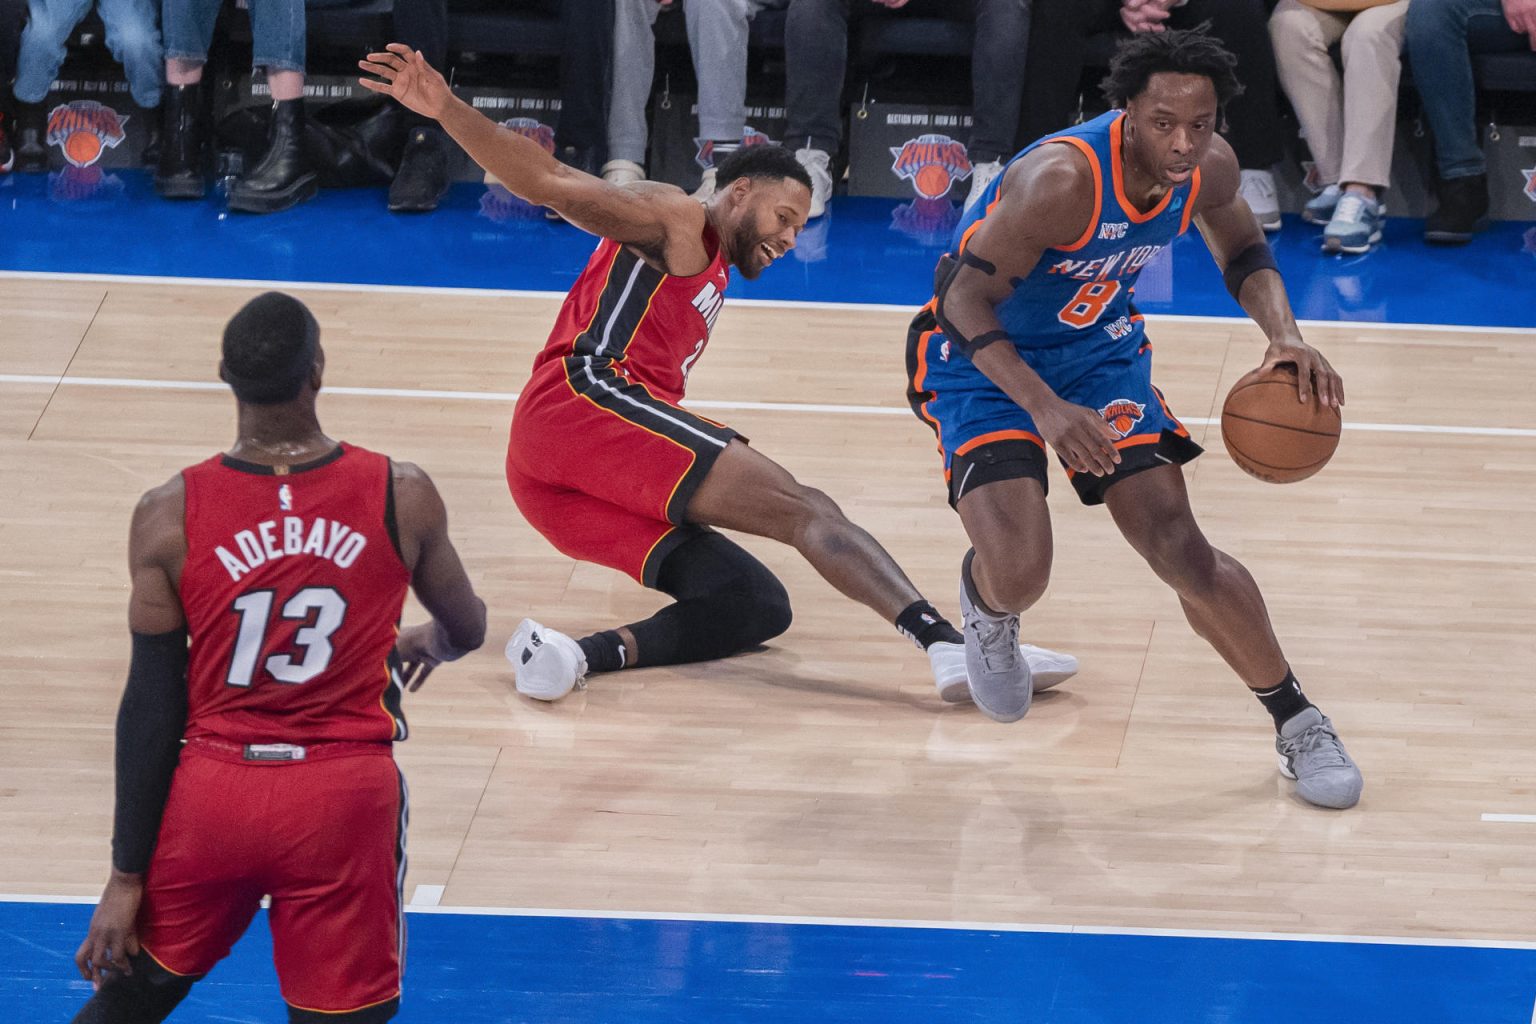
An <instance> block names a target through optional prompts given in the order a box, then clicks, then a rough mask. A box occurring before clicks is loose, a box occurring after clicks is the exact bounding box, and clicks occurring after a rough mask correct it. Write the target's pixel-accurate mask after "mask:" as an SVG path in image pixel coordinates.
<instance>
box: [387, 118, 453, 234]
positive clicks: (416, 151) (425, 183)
mask: <svg viewBox="0 0 1536 1024" xmlns="http://www.w3.org/2000/svg"><path fill="white" fill-rule="evenodd" d="M447 193H448V140H447V139H445V138H443V133H442V132H440V131H438V130H437V129H436V128H428V127H425V126H418V127H414V128H412V129H411V134H410V137H409V138H408V139H407V140H406V143H405V154H404V155H403V156H402V157H400V169H399V170H398V171H396V172H395V180H394V181H393V182H391V183H390V186H389V208H390V209H391V210H393V211H395V212H396V213H427V212H429V211H432V210H435V209H437V202H438V200H440V199H442V198H443V196H445V195H446V194H447Z"/></svg>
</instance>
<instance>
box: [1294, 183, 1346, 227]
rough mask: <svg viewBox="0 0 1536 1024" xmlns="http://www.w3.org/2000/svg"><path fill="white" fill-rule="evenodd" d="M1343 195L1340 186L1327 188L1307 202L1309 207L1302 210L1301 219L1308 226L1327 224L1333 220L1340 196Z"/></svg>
mask: <svg viewBox="0 0 1536 1024" xmlns="http://www.w3.org/2000/svg"><path fill="white" fill-rule="evenodd" d="M1343 194H1344V192H1343V190H1342V189H1340V188H1339V186H1337V185H1329V186H1327V187H1326V188H1324V189H1323V190H1322V191H1321V192H1319V193H1318V194H1317V195H1315V196H1313V197H1312V198H1311V199H1308V200H1307V205H1306V206H1303V207H1302V208H1301V219H1302V220H1304V221H1306V222H1307V223H1308V224H1327V223H1328V222H1329V221H1330V220H1333V211H1334V208H1335V207H1337V206H1338V205H1339V196H1341V195H1343Z"/></svg>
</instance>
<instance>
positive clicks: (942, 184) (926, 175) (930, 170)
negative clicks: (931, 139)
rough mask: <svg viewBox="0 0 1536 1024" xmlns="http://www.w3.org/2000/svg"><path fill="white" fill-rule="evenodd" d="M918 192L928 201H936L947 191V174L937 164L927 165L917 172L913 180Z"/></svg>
mask: <svg viewBox="0 0 1536 1024" xmlns="http://www.w3.org/2000/svg"><path fill="white" fill-rule="evenodd" d="M913 184H914V185H916V186H917V190H918V192H920V193H922V194H923V195H925V196H927V197H928V198H930V199H937V198H939V197H940V196H942V195H944V194H945V193H947V192H948V191H949V186H950V180H949V172H948V171H946V170H945V169H944V168H942V167H940V166H939V165H938V164H929V165H928V166H927V167H924V168H922V169H921V170H919V171H918V172H917V177H916V178H915V179H913Z"/></svg>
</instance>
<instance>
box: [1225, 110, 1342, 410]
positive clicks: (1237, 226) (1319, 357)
mask: <svg viewBox="0 0 1536 1024" xmlns="http://www.w3.org/2000/svg"><path fill="white" fill-rule="evenodd" d="M1200 174H1201V178H1202V182H1203V187H1202V188H1201V191H1200V196H1199V198H1198V199H1196V200H1195V211H1194V221H1195V226H1196V227H1197V228H1199V230H1200V235H1201V237H1203V238H1204V239H1205V244H1206V246H1207V247H1209V248H1210V250H1211V255H1212V256H1213V257H1214V258H1215V260H1216V265H1217V266H1219V267H1220V268H1221V272H1222V276H1223V277H1224V278H1225V279H1226V282H1227V288H1228V290H1229V291H1231V292H1232V297H1233V298H1235V299H1236V300H1237V303H1238V305H1240V306H1242V307H1243V312H1245V313H1247V314H1248V315H1249V316H1251V317H1252V318H1253V321H1254V323H1256V324H1258V325H1259V329H1260V330H1262V331H1263V332H1264V337H1265V338H1267V339H1269V349H1268V351H1266V352H1265V353H1264V362H1263V365H1262V366H1260V369H1261V370H1267V369H1271V368H1273V367H1275V366H1277V365H1279V364H1281V363H1293V364H1295V366H1296V396H1297V398H1298V399H1300V400H1301V401H1303V402H1307V401H1311V397H1312V391H1313V388H1314V386H1315V387H1316V390H1317V397H1318V399H1319V400H1320V401H1321V402H1322V403H1323V404H1324V405H1331V406H1333V407H1334V408H1335V409H1337V408H1338V407H1339V406H1341V405H1343V404H1344V381H1343V380H1342V379H1341V378H1340V377H1339V374H1338V372H1337V371H1335V370H1334V368H1333V367H1332V366H1330V365H1329V363H1328V360H1327V359H1324V358H1323V354H1322V353H1321V352H1319V351H1317V349H1315V348H1313V347H1312V346H1311V345H1308V344H1307V343H1306V342H1305V341H1303V340H1302V337H1301V328H1299V327H1297V326H1296V316H1295V314H1294V313H1292V312H1291V300H1290V297H1289V296H1288V295H1286V292H1285V282H1284V281H1283V280H1282V279H1281V277H1280V271H1279V269H1278V268H1277V267H1276V266H1275V259H1274V255H1273V253H1271V252H1270V249H1269V242H1268V241H1267V240H1266V239H1265V238H1264V229H1263V228H1261V227H1260V226H1259V221H1258V218H1257V217H1255V216H1254V215H1253V211H1252V210H1250V209H1249V208H1248V202H1247V200H1245V199H1244V198H1243V197H1242V194H1241V193H1240V192H1239V191H1238V183H1239V181H1240V172H1239V171H1238V166H1237V157H1236V156H1234V155H1233V153H1232V147H1231V146H1229V145H1227V143H1226V141H1225V140H1224V139H1222V138H1220V137H1219V136H1218V137H1217V138H1216V139H1214V140H1213V141H1212V143H1211V151H1210V154H1209V155H1208V156H1207V157H1206V159H1205V160H1204V161H1202V163H1201V165H1200Z"/></svg>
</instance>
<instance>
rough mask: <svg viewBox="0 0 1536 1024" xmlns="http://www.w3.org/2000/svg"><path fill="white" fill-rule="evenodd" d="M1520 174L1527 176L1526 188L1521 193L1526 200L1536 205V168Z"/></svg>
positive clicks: (1522, 171)
mask: <svg viewBox="0 0 1536 1024" xmlns="http://www.w3.org/2000/svg"><path fill="white" fill-rule="evenodd" d="M1520 173H1521V174H1523V175H1525V188H1524V189H1522V190H1521V191H1522V192H1523V193H1524V194H1525V198H1527V199H1529V200H1530V201H1531V202H1533V203H1536V167H1532V168H1531V169H1530V170H1528V171H1527V170H1521V171H1520Z"/></svg>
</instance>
